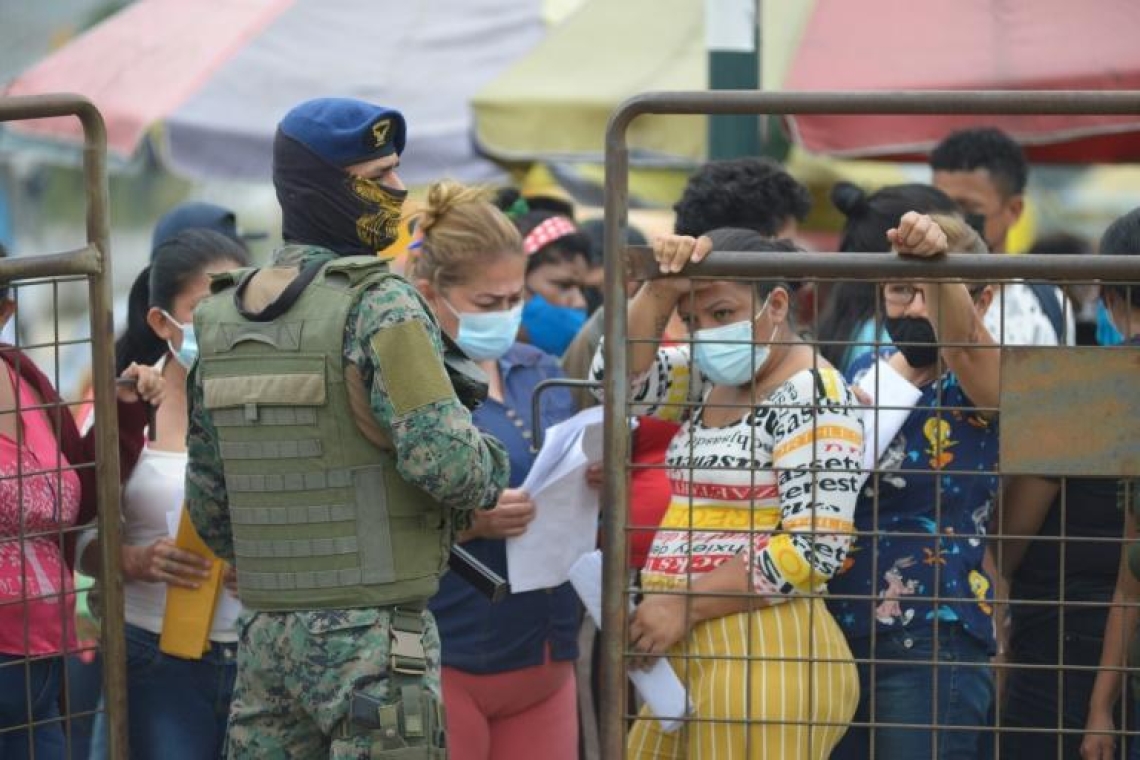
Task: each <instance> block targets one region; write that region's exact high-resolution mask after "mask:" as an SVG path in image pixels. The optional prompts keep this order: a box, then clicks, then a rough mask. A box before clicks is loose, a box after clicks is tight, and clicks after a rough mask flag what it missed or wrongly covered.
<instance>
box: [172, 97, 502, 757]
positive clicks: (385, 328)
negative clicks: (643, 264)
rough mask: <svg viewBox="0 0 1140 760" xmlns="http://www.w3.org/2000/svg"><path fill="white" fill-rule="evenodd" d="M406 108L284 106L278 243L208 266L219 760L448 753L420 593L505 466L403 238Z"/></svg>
mask: <svg viewBox="0 0 1140 760" xmlns="http://www.w3.org/2000/svg"><path fill="white" fill-rule="evenodd" d="M404 136H405V126H404V120H403V117H402V116H401V115H400V114H399V113H398V112H396V111H393V110H389V109H383V108H378V107H376V106H372V105H369V104H366V103H361V102H359V101H353V100H344V99H321V100H315V101H309V102H306V103H303V104H301V105H300V106H298V107H296V108H295V109H293V110H292V111H290V112H289V114H288V115H286V117H285V118H284V120H282V122H281V124H280V125H279V128H278V131H277V135H276V138H275V143H274V184H275V187H276V189H277V195H278V199H279V200H280V202H281V206H282V211H283V215H282V218H283V232H284V238H285V241H286V245H285V247H284V248H282V249H281V250H279V251H278V252H277V253H276V255H275V257H274V263H273V266H271V267H269V268H266V269H261V270H245V271H240V270H239V271H237V272H233V273H228V274H227V275H224V276H220V277H218V278H217V279H216V280H215V282H214V283H213V292H214V295H213V296H211V297H210V298H208V299H207V300H206V301H204V302H203V304H202V305H201V306H200V307H199V309H198V311H197V312H196V314H195V320H194V323H195V324H194V327H195V332H196V334H197V336H198V343H199V346H200V353H199V360H198V363H197V364H196V365H195V367H194V369H193V371H192V373H191V375H190V379H189V387H190V394H189V398H190V402H189V404H190V410H189V411H190V427H189V434H188V441H187V443H188V448H189V455H190V461H189V468H188V471H187V483H186V497H187V508H188V510H189V513H190V515H191V518H192V520H193V522H194V525H195V527H196V528H197V530H198V533H199V534H200V535H201V536H202V538H203V539H204V540H205V542H206V543H207V544H208V545H209V546H210V547H211V548H212V549H213V550H214V551H215V552H216V553H217V554H218V556H220V557H222V558H224V559H227V560H229V561H231V562H234V563H235V565H236V567H237V577H238V588H239V595H240V596H241V598H242V601H243V603H244V605H245V607H246V608H247V613H246V615H245V617H244V618H243V619H242V620H241V621H240V627H241V639H240V645H239V653H238V676H237V684H236V686H235V693H234V701H233V705H232V707H231V713H230V726H229V737H228V739H229V757H231V758H315V757H333V758H408V759H411V758H444V757H446V750H445V749H444V741H443V726H444V723H443V720H442V714H441V706H440V686H439V659H440V658H439V647H440V644H439V637H438V634H437V632H436V628H435V623H434V621H433V620H432V618H431V616H430V614H429V613H428V612H427V611H426V601H427V599H428V598H429V597H430V596H432V595H433V594H434V593H435V590H436V587H437V584H438V578H439V574H440V572H441V571H442V568H443V566H444V563H445V560H446V557H447V553H448V550H449V549H450V546H451V543H452V541H453V536H454V531H455V529H456V528H457V527H459V526H457V521H458V522H460V523H461V522H462V518H463V517H464V515H466V514H467V513H466V512H463V511H462V510H469V509H472V508H477V507H489V506H492V505H494V504H495V502H496V500H497V498H498V495H499V493H500V491H501V490H502V488H503V487H504V485H505V483H506V479H507V475H508V471H509V464H508V461H507V458H506V455H505V453H504V451H503V449H502V447H501V445H500V444H499V443H498V442H497V441H495V440H494V439H493V438H488V437H485V436H483V435H482V434H480V433H479V431H478V430H477V429H476V428H475V426H474V425H473V424H472V422H471V416H470V413H469V411H468V409H467V408H466V407H465V406H464V405H463V404H462V403H461V402H460V400H459V399H458V398H457V397H456V392H455V390H454V388H453V384H452V383H453V378H451V379H449V376H448V374H447V371H446V369H445V366H444V361H443V358H442V351H443V346H442V344H441V334H440V330H439V328H438V326H437V325H436V323H435V321H434V319H433V317H432V316H431V312H430V310H429V309H428V308H427V307H426V305H425V304H424V303H423V301H422V300H421V299H420V297H419V295H418V294H417V293H416V291H415V290H414V289H413V288H412V286H411V285H409V284H408V283H407V282H406V281H405V280H403V279H401V278H399V277H397V276H395V275H393V274H391V273H389V272H388V271H387V265H386V263H385V262H384V261H383V260H382V259H380V258H377V256H376V252H377V251H381V250H383V249H384V248H386V247H387V246H388V245H390V244H391V242H392V241H393V240H394V239H395V237H396V232H397V225H398V222H399V216H400V207H401V205H402V203H403V199H404V195H405V193H404V191H403V187H402V185H401V184H400V181H399V178H398V176H397V175H396V172H395V168H396V166H397V164H398V161H399V155H400V153H401V152H402V150H403V147H404V140H405V137H404Z"/></svg>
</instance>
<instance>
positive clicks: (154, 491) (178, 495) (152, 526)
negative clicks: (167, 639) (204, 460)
mask: <svg viewBox="0 0 1140 760" xmlns="http://www.w3.org/2000/svg"><path fill="white" fill-rule="evenodd" d="M186 461H187V455H186V453H185V452H173V451H156V450H154V449H151V448H149V447H148V448H144V449H143V451H142V455H141V456H140V457H139V461H138V464H137V465H135V469H134V471H133V472H131V477H130V478H129V479H128V480H127V484H126V486H125V487H124V488H123V521H124V522H123V543H125V544H130V545H132V546H150V545H151V544H153V543H154V542H155V541H157V540H159V539H160V538H168V537H171V536H172V535H173V531H176V530H177V528H178V522H179V520H180V519H181V518H182V502H183V498H184V496H185V487H186V486H185V483H186ZM123 594H124V597H125V606H126V620H127V622H128V623H130V624H131V625H135V626H138V627H139V628H143V629H145V630H148V631H150V632H151V633H161V632H162V617H163V613H164V612H165V610H166V584H165V583H147V582H145V581H127V582H126V583H124V584H123ZM239 612H241V603H240V602H239V601H238V600H237V597H235V596H234V595H233V594H231V593H230V592H229V591H228V590H227V589H225V588H223V589H222V594H221V596H220V597H219V599H218V605H217V608H216V609H215V610H214V622H213V625H212V626H211V628H210V640H211V641H217V642H220V643H232V642H235V641H237V626H236V623H237V616H238V613H239Z"/></svg>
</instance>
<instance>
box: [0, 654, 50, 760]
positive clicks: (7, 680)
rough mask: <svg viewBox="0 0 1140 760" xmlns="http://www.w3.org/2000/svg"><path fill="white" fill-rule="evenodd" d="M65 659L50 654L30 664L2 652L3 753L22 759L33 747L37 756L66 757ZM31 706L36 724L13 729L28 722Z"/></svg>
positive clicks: (0, 749)
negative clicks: (63, 711)
mask: <svg viewBox="0 0 1140 760" xmlns="http://www.w3.org/2000/svg"><path fill="white" fill-rule="evenodd" d="M62 663H63V661H62V660H61V659H60V658H59V657H50V658H48V659H45V660H33V661H32V662H31V663H30V664H28V663H27V662H26V660H25V659H24V658H23V657H21V656H16V655H7V654H0V757H2V758H4V759H5V760H8V758H12V760H22V759H23V758H25V757H32V751H33V749H34V750H35V757H36V759H37V760H64V758H65V753H64V737H63V723H62V722H61V721H60V720H59V718H60V712H59V696H60V688H61V684H62V682H63V664H62ZM29 700H30V702H31V703H30V704H29ZM29 708H30V711H31V719H32V721H33V722H34V723H35V724H36V725H33V726H32V729H31V731H28V730H27V729H12V727H13V726H19V725H21V724H26V723H28V717H29V716H28V712H29ZM41 721H48V722H46V723H41Z"/></svg>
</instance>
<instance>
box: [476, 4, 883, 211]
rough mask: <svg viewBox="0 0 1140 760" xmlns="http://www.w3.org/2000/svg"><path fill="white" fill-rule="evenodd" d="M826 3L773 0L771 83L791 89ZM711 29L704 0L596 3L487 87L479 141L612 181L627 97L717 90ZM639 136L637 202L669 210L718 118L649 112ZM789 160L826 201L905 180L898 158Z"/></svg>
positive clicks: (479, 103)
mask: <svg viewBox="0 0 1140 760" xmlns="http://www.w3.org/2000/svg"><path fill="white" fill-rule="evenodd" d="M814 5H815V0H780V2H770V3H764V5H763V15H762V17H761V33H762V42H761V61H760V66H761V81H762V84H763V87H764V88H765V89H773V90H778V89H780V87H781V85H782V83H783V81H784V78H785V75H786V73H787V68H788V66H789V64H790V62H791V59H792V52H793V51H794V50H795V49H796V46H798V45H799V42H800V38H801V36H802V34H803V31H804V28H805V27H806V24H807V21H808V19H809V17H810V15H811V11H812V9H813V7H814ZM704 32H705V19H704V2H702V1H701V0H622V2H620V3H613V2H607V1H606V0H585V2H582V3H581V4H580V5H579V7H578V8H577V10H574V11H572V12H571V13H570V14H569V15H568V16H566V17H565V18H564V19H563V20H562V21H561V22H560V23H559V24H557V25H556V26H555V27H554V28H552V29H551V30H550V32H549V34H548V35H547V36H546V38H545V39H544V40H543V41H542V42H541V43H540V44H539V45H538V46H537V47H536V48H535V49H534V51H532V52H531V53H530V54H529V55H527V56H525V57H523V58H522V59H521V60H519V61H518V62H517V63H515V64H514V65H513V66H511V67H510V68H508V69H507V70H506V71H505V72H504V73H503V74H501V75H500V76H499V77H498V78H497V79H495V80H493V81H492V82H491V83H490V84H489V85H487V86H486V87H484V88H483V89H482V90H481V91H479V92H478V93H477V94H476V96H475V97H474V99H473V100H472V108H473V110H474V122H475V139H476V141H477V142H478V144H479V146H480V149H481V150H482V151H484V152H485V153H486V154H487V155H489V156H491V157H492V158H495V159H497V160H499V161H502V162H504V163H507V164H514V165H516V166H519V165H522V166H524V167H525V166H526V165H529V164H531V163H533V162H556V163H558V164H559V170H560V172H559V173H561V174H562V175H564V176H565V175H566V174H567V173H572V174H573V175H574V178H575V179H576V180H578V181H581V182H583V183H587V184H592V185H595V186H599V187H600V185H601V183H602V167H601V165H600V164H601V161H602V158H603V155H604V138H605V127H606V122H607V121H608V120H609V118H610V115H611V114H612V113H613V111H614V109H615V108H617V106H618V104H619V103H621V102H622V101H623V100H625V99H626V98H628V97H631V96H633V95H636V94H638V93H641V92H647V91H654V90H701V89H705V88H706V87H707V80H708V52H707V50H706V44H705V34H704ZM628 140H629V145H630V149H631V157H630V162H631V165H632V166H633V170H632V171H631V176H630V192H631V196H632V197H633V199H634V201H635V203H639V204H640V205H647V206H658V207H660V206H666V207H667V206H670V205H672V203H673V202H675V201H676V199H677V197H678V196H679V195H680V191H681V189H682V188H683V187H684V182H685V179H686V178H687V177H688V174H689V173H690V172H691V171H692V169H693V168H695V167H696V166H697V165H698V164H699V163H700V162H702V161H703V160H705V156H706V144H707V119H706V118H705V117H702V116H642V117H640V118H638V119H637V120H635V121H634V123H633V125H632V126H631V128H630V131H629V135H628ZM787 163H788V168H789V170H790V171H791V172H792V173H793V174H794V175H796V176H797V177H799V178H800V179H801V181H804V182H805V183H807V184H808V185H809V186H810V187H812V190H813V193H814V194H815V196H816V198H817V199H823V198H826V197H827V192H828V190H829V189H830V186H831V184H833V183H834V182H835V181H836V180H837V179H840V178H847V179H852V180H853V181H857V182H860V183H861V184H866V185H869V186H876V185H882V184H889V183H892V182H900V181H904V179H905V177H904V174H903V173H902V172H901V171H900V170H899V169H898V168H897V167H896V166H894V165H891V164H882V163H874V162H840V161H834V160H831V159H827V158H823V157H809V156H805V155H803V154H802V153H800V152H799V151H797V150H795V149H793V151H792V153H791V154H790V155H789V157H788V161H787ZM525 173H526V172H525V170H524V171H522V172H520V176H524V175H525ZM816 205H817V208H818V209H819V211H820V212H822V213H823V216H821V217H820V218H818V219H817V218H816V217H815V216H814V215H813V218H812V219H811V220H809V225H812V226H815V225H816V224H817V223H822V224H823V226H833V224H834V221H835V220H834V219H833V218H829V217H828V216H827V213H826V212H827V209H825V208H824V207H826V206H828V204H826V203H817V204H816Z"/></svg>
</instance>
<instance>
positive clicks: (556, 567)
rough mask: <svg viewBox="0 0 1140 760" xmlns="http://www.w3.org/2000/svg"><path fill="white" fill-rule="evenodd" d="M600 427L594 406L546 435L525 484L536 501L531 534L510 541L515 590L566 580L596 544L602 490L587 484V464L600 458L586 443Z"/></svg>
mask: <svg viewBox="0 0 1140 760" xmlns="http://www.w3.org/2000/svg"><path fill="white" fill-rule="evenodd" d="M601 425H602V408H601V407H593V408H590V409H587V410H585V411H583V412H579V413H578V414H576V415H574V416H573V417H571V418H570V419H568V420H566V421H564V422H561V423H559V424H557V425H554V426H552V427H550V428H549V429H547V431H546V432H545V434H544V435H543V443H542V449H541V450H540V451H539V452H538V457H537V458H536V459H535V461H534V465H533V466H532V467H531V469H530V473H529V474H528V475H527V478H526V481H525V482H524V483H523V485H522V490H524V491H526V492H527V493H528V494H530V497H531V499H533V500H534V504H535V517H534V520H533V521H532V522H531V523H530V525H528V526H527V529H526V533H523V534H522V535H521V536H518V537H516V538H508V539H507V576H508V580H509V581H510V583H511V592H512V593H522V592H524V591H534V590H535V589H540V588H552V587H554V586H559V585H561V584H563V583H565V582H566V581H567V580H569V577H570V566H571V565H573V564H574V561H575V560H577V559H578V558H579V557H581V556H582V555H583V554H585V553H586V552H589V551H590V550H592V549H593V548H594V547H595V546H596V545H597V535H598V493H597V491H595V490H594V489H592V488H590V487H589V486H588V485H587V484H586V468H587V467H588V466H589V465H590V464H591V461H598V459H594V460H591V459H590V457H588V456H587V454H586V452H585V451H584V449H583V443H584V441H585V439H587V438H589V439H590V440H597V439H598V436H599V434H598V433H597V432H596V430H597V429H600V428H601ZM591 448H592V446H591ZM598 456H599V457H600V455H598Z"/></svg>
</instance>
